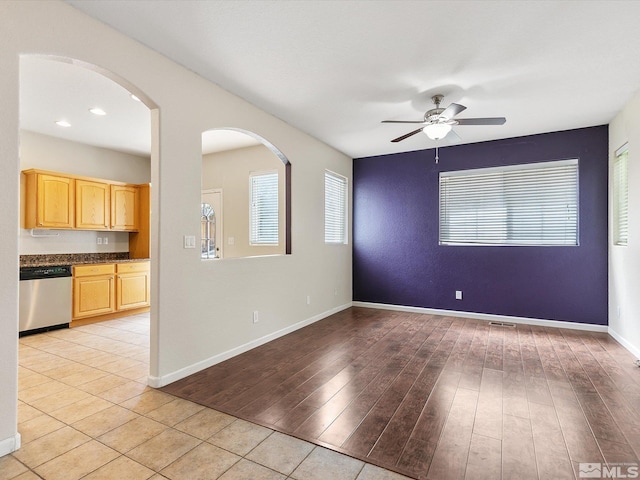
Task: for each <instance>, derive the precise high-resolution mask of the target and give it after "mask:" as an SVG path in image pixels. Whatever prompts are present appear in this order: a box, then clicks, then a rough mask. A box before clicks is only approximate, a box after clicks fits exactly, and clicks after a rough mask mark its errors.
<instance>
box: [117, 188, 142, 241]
mask: <svg viewBox="0 0 640 480" xmlns="http://www.w3.org/2000/svg"><path fill="white" fill-rule="evenodd" d="M138 204H139V200H138V187H137V186H135V185H111V229H112V230H121V231H127V232H131V231H135V230H138V209H139V205H138Z"/></svg>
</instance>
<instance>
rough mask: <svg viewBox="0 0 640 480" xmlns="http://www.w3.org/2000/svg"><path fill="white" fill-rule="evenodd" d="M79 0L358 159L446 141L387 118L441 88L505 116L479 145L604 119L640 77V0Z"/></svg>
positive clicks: (479, 135) (472, 135)
mask: <svg viewBox="0 0 640 480" xmlns="http://www.w3.org/2000/svg"><path fill="white" fill-rule="evenodd" d="M68 3H70V4H71V5H73V6H75V7H76V8H79V9H80V10H82V11H84V12H86V13H87V14H89V15H91V16H93V17H95V18H97V19H99V20H101V21H103V22H105V23H107V24H109V25H112V26H113V27H115V28H116V29H118V30H120V31H122V32H124V33H125V34H127V35H128V36H130V37H133V38H135V39H137V40H139V41H140V42H142V43H144V44H146V45H148V46H149V47H151V48H153V49H154V50H157V51H159V52H161V53H163V54H164V55H166V56H168V57H169V58H171V59H173V60H174V61H176V62H178V63H180V64H182V65H184V66H186V67H187V68H189V69H191V70H193V71H195V72H197V73H198V74H200V75H202V76H203V77H206V78H208V79H210V80H212V81H214V82H216V83H217V84H219V85H221V86H222V87H224V88H225V89H227V90H229V91H231V92H233V93H235V94H236V95H238V96H240V97H243V98H245V99H247V100H248V101H250V102H251V103H253V104H255V105H257V106H259V107H261V108H262V109H264V110H266V111H268V112H270V113H272V114H273V115H275V116H277V117H279V118H281V119H283V120H284V121H286V122H288V123H290V124H291V125H293V126H295V127H297V128H299V129H300V130H303V131H305V132H307V133H309V134H311V135H313V136H314V137H316V138H319V139H320V140H323V141H324V142H326V143H327V144H329V145H331V146H333V147H335V148H337V149H338V150H340V151H342V152H344V153H346V154H348V155H350V156H352V157H362V156H369V155H377V154H386V153H394V152H400V151H409V150H417V149H423V148H430V147H434V146H435V142H433V141H431V140H429V139H428V138H427V137H426V136H424V135H415V136H413V137H411V138H409V139H407V140H405V141H403V142H400V143H397V144H392V143H390V142H389V140H390V139H392V138H395V137H397V136H399V135H401V134H403V133H406V132H408V131H410V130H413V128H412V126H411V125H394V124H381V123H380V121H381V120H385V119H413V120H419V119H421V118H422V116H423V114H424V112H425V111H426V110H427V109H429V108H431V105H430V97H431V96H432V95H433V94H436V93H442V94H444V95H445V100H444V105H445V106H446V105H448V104H449V103H451V102H456V103H460V104H463V105H466V106H467V110H466V111H465V112H463V113H462V114H461V115H460V116H459V117H460V118H468V117H490V116H505V117H506V118H507V123H506V124H505V125H503V126H457V127H455V130H456V132H457V133H458V135H459V136H460V137H462V142H464V143H469V142H478V141H484V140H492V139H497V138H507V137H514V136H519V135H527V134H532V133H543V132H549V131H557V130H564V129H571V128H578V127H584V126H592V125H601V124H606V123H608V122H609V121H610V120H611V119H612V118H613V117H614V116H615V115H616V113H618V112H619V111H620V109H621V108H622V107H623V105H624V104H625V103H626V102H627V101H628V100H629V99H630V98H631V96H632V95H633V93H634V92H635V91H636V90H637V89H638V87H639V86H640V62H638V61H637V55H638V52H640V28H638V25H637V24H638V20H640V2H637V1H633V0H632V1H612V0H605V1H597V0H594V1H482V0H471V1H426V0H425V1H419V0H414V1H409V0H406V1H403V0H393V1H392V0H379V1H370V0H352V1H348V0H344V1H338V0H335V1H334V0H300V1H287V0H244V1H243V0H233V1H231V0H203V1H180V0H165V1H155V0H137V1H134V2H132V1H127V0H103V1H93V2H86V1H81V0H68ZM83 86H84V88H83ZM60 88H62V89H64V88H65V87H64V86H61V87H60ZM93 88H94V87H93V86H92V84H91V82H89V81H84V82H81V84H80V85H78V86H77V87H74V88H73V90H72V93H74V94H79V93H81V92H82V91H83V90H84V89H86V90H92V89H93ZM82 93H84V92H82ZM50 94H52V92H50ZM89 98H91V97H89ZM96 101H97V100H96ZM86 108H89V107H86ZM132 108H133V107H132ZM99 120H102V119H99ZM46 121H50V119H48V120H46ZM147 121H148V120H147ZM123 122H126V118H125V119H124V120H123ZM126 127H127V128H126V129H127V130H128V131H131V132H133V131H135V132H139V136H140V137H142V136H145V135H146V136H147V137H148V131H149V130H148V128H147V129H146V130H145V128H144V127H143V126H142V125H138V124H136V125H126ZM69 130H70V129H69ZM92 141H93V140H92ZM128 141H129V140H127V142H128ZM147 141H148V139H147ZM123 142H124V140H121V141H120V148H131V149H136V148H139V146H136V145H135V144H134V143H135V142H133V140H132V145H124V147H123Z"/></svg>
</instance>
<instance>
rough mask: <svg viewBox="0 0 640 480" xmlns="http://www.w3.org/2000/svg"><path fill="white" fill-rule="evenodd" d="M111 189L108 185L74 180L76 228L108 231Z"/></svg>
mask: <svg viewBox="0 0 640 480" xmlns="http://www.w3.org/2000/svg"><path fill="white" fill-rule="evenodd" d="M110 215H111V189H110V185H109V184H108V183H102V182H92V181H89V180H76V224H75V225H76V228H78V229H81V230H108V229H109V227H110V225H111V224H110V222H109V218H110Z"/></svg>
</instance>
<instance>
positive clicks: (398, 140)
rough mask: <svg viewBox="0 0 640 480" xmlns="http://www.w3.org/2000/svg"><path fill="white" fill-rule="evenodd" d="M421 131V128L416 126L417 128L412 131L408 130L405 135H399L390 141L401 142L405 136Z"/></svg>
mask: <svg viewBox="0 0 640 480" xmlns="http://www.w3.org/2000/svg"><path fill="white" fill-rule="evenodd" d="M421 131H422V128H418V129H417V130H414V131H413V132H409V133H407V134H405V135H402V136H401V137H398V138H394V139H393V140H391V141H392V142H393V143H396V142H401V141H402V140H404V139H405V138H409V137H411V136H413V135H415V134H416V133H420V132H421Z"/></svg>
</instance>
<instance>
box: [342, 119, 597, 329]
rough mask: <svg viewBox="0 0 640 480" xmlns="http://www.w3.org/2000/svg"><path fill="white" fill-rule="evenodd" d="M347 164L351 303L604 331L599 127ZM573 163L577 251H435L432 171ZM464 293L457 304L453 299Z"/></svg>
mask: <svg viewBox="0 0 640 480" xmlns="http://www.w3.org/2000/svg"><path fill="white" fill-rule="evenodd" d="M434 153H435V152H434V150H433V149H429V150H420V151H414V152H407V153H399V154H392V155H382V156H376V157H366V158H359V159H355V160H354V164H353V299H354V300H355V301H362V302H376V303H386V304H393V305H404V306H416V307H427V308H437V309H446V310H457V311H465V312H477V313H489V314H499V315H513V316H518V317H528V318H538V319H548V320H563V321H568V322H582V323H591V324H596V325H606V324H607V323H608V319H607V315H608V308H607V296H608V292H607V288H608V286H607V283H608V281H607V241H608V240H607V225H608V223H607V222H608V220H607V211H608V207H607V185H608V160H607V158H608V127H607V126H606V125H603V126H597V127H589V128H582V129H577V130H569V131H563V132H555V133H546V134H541V135H531V136H527V137H519V138H511V139H506V140H495V141H491V142H483V143H476V144H469V145H458V146H452V147H445V148H441V149H440V163H439V164H437V165H436V164H435V162H434V156H435V155H434ZM569 158H578V159H579V182H580V183H579V189H580V206H579V213H580V217H579V230H580V241H579V243H580V245H579V246H574V247H519V246H509V247H484V246H451V245H438V172H440V171H448V170H462V169H469V168H482V167H493V166H499V165H512V164H519V163H533V162H540V161H551V160H562V159H569ZM456 290H462V291H463V300H456V299H455V291H456Z"/></svg>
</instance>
